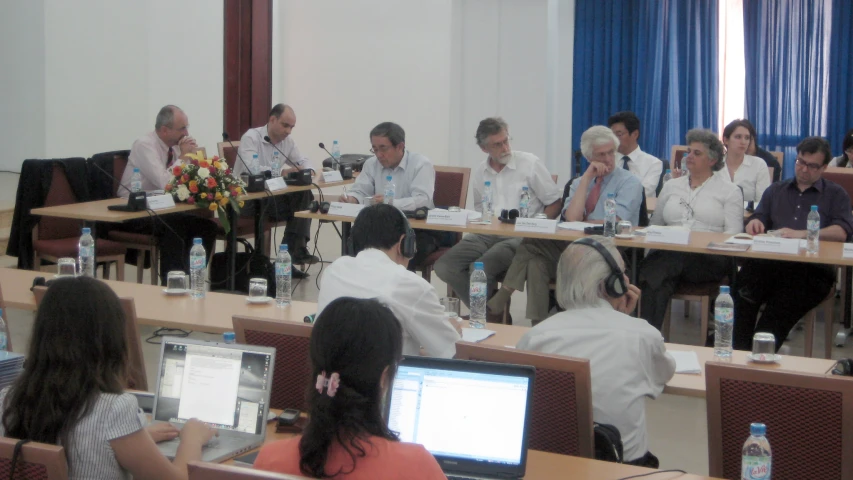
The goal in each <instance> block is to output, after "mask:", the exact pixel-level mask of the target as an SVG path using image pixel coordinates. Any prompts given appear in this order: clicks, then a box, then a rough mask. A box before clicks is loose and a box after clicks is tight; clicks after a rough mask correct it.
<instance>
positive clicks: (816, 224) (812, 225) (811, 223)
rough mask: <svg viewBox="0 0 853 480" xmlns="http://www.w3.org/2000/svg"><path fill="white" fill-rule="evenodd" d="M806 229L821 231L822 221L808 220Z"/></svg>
mask: <svg viewBox="0 0 853 480" xmlns="http://www.w3.org/2000/svg"><path fill="white" fill-rule="evenodd" d="M806 229H808V230H813V231H818V230H820V220H808V221H807V222H806Z"/></svg>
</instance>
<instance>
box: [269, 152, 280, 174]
mask: <svg viewBox="0 0 853 480" xmlns="http://www.w3.org/2000/svg"><path fill="white" fill-rule="evenodd" d="M270 171H271V172H270V173H272V176H273V177H280V176H281V159H280V158H279V157H278V150H276V151H274V152H272V164H271V165H270Z"/></svg>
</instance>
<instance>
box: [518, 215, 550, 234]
mask: <svg viewBox="0 0 853 480" xmlns="http://www.w3.org/2000/svg"><path fill="white" fill-rule="evenodd" d="M515 231H516V232H532V233H554V232H556V231H557V220H549V219H547V218H516V219H515Z"/></svg>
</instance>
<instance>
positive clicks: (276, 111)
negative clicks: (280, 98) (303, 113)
mask: <svg viewBox="0 0 853 480" xmlns="http://www.w3.org/2000/svg"><path fill="white" fill-rule="evenodd" d="M285 110H293V109H292V108H290V105H286V104H284V103H279V104H278V105H276V106H274V107H272V110H270V115H269V116H270V117H275V118H279V117H281V114H283V113H284V112H285Z"/></svg>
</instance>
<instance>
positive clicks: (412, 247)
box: [347, 209, 418, 258]
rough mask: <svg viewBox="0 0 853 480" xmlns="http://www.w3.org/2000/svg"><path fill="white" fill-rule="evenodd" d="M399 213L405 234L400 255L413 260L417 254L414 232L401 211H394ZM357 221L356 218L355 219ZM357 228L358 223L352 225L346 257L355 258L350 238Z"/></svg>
mask: <svg viewBox="0 0 853 480" xmlns="http://www.w3.org/2000/svg"><path fill="white" fill-rule="evenodd" d="M395 210H397V211H398V212H400V215H402V216H403V223H404V225H405V226H406V233H405V235H404V236H403V239H402V240H401V241H400V253H401V254H402V255H403V256H404V257H406V258H414V257H415V254H416V253H418V246H417V242H416V240H417V236H416V235H415V231H414V230H413V229H412V226H411V225H409V219H408V218H406V214H405V213H403V211H402V210H399V209H395ZM356 220H358V217H356ZM357 226H358V222H356V223H355V224H354V225H353V228H352V229H351V230H350V235H349V237H348V238H347V255H349V256H351V257H354V256H355V246H354V245H353V241H352V237H353V235H354V233H355V232H353V230H354V229H355V228H356V227H357Z"/></svg>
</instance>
